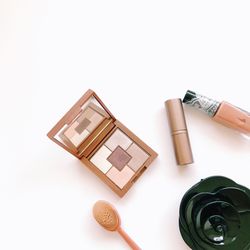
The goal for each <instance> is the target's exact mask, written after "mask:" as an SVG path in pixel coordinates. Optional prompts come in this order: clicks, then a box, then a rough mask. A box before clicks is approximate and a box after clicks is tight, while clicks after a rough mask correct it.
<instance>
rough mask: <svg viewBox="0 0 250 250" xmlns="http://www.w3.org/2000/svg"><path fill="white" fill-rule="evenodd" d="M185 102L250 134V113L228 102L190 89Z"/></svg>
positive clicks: (219, 120) (223, 122) (221, 121)
mask: <svg viewBox="0 0 250 250" xmlns="http://www.w3.org/2000/svg"><path fill="white" fill-rule="evenodd" d="M183 102H184V103H186V104H188V105H190V106H193V107H195V108H198V109H200V110H202V111H203V112H205V113H206V114H207V115H209V116H210V117H211V118H212V119H213V120H215V121H216V122H219V123H221V124H223V125H225V126H227V127H229V128H233V129H235V130H238V131H240V132H242V133H245V134H250V113H248V112H247V111H244V110H242V109H240V108H238V107H236V106H234V105H232V104H230V103H228V102H224V101H223V102H221V103H220V102H218V101H216V100H213V99H210V98H208V97H206V96H203V95H200V94H197V93H195V92H193V91H190V90H188V91H187V93H186V95H185V97H184V99H183Z"/></svg>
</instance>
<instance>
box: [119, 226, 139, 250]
mask: <svg viewBox="0 0 250 250" xmlns="http://www.w3.org/2000/svg"><path fill="white" fill-rule="evenodd" d="M117 232H118V233H119V234H120V235H121V236H122V238H123V239H124V240H125V241H126V242H127V243H128V244H129V246H130V247H131V248H132V249H133V250H141V248H140V247H139V246H138V245H137V244H136V243H135V242H134V241H133V240H132V239H131V238H130V237H129V236H128V234H127V233H126V232H125V231H124V230H123V229H122V228H121V227H118V228H117Z"/></svg>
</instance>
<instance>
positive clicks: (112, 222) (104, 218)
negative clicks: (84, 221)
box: [93, 201, 141, 250]
mask: <svg viewBox="0 0 250 250" xmlns="http://www.w3.org/2000/svg"><path fill="white" fill-rule="evenodd" d="M93 216H94V218H95V219H96V221H97V222H98V223H99V224H100V225H101V226H102V227H103V228H105V229H106V230H108V231H117V232H118V233H119V234H120V235H121V236H122V238H123V239H124V240H125V241H126V242H127V243H128V245H129V246H130V247H131V249H133V250H140V249H141V248H139V246H138V245H137V244H136V243H135V242H134V241H133V240H132V239H131V238H130V237H129V236H128V234H127V233H126V232H125V231H124V230H123V229H122V228H121V219H120V216H119V214H118V212H117V211H116V209H115V208H114V207H113V206H112V205H111V204H110V203H108V202H106V201H97V202H96V203H95V205H94V207H93Z"/></svg>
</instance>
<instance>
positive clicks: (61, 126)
mask: <svg viewBox="0 0 250 250" xmlns="http://www.w3.org/2000/svg"><path fill="white" fill-rule="evenodd" d="M48 136H49V138H50V139H51V140H53V141H54V142H55V143H57V144H58V145H59V146H61V147H62V148H64V149H65V150H67V151H68V152H70V153H71V154H72V155H74V156H75V157H77V158H78V159H79V160H80V161H81V162H82V163H83V164H84V165H85V166H86V167H87V168H88V169H90V170H91V171H92V172H93V173H94V174H95V175H96V176H98V177H99V178H100V179H101V180H102V181H103V182H104V183H105V184H107V185H108V186H109V187H110V188H111V189H112V190H113V191H114V192H115V193H116V194H118V195H119V196H120V197H122V196H124V195H125V194H126V193H127V191H128V190H129V189H130V188H131V187H132V185H133V184H134V183H135V182H136V180H137V179H138V178H139V177H140V176H141V175H142V173H143V172H144V170H146V169H147V167H148V166H149V165H150V164H151V163H152V161H153V160H154V159H155V158H156V156H157V154H156V152H155V151H153V150H152V149H151V148H150V147H149V146H147V145H146V144H145V143H144V142H143V141H141V140H140V139H139V138H138V137H137V136H136V135H134V134H133V133H132V132H131V131H130V130H129V129H128V128H126V127H125V126H124V125H123V124H122V123H121V122H119V121H118V120H117V119H116V118H115V117H114V116H113V114H112V113H111V112H110V111H109V110H108V109H107V107H106V106H105V104H104V103H103V102H102V101H101V99H100V98H99V97H98V96H97V95H96V93H95V92H93V91H92V90H89V91H87V92H86V93H85V94H84V95H83V96H82V97H81V98H80V99H79V100H78V101H77V102H76V103H75V105H74V106H73V107H72V108H71V109H70V110H69V111H68V112H67V113H66V114H65V115H64V117H63V118H62V119H61V120H60V121H59V122H58V123H57V124H56V125H55V126H54V127H53V128H52V130H51V131H50V132H49V133H48Z"/></svg>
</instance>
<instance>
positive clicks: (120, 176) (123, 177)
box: [107, 166, 135, 189]
mask: <svg viewBox="0 0 250 250" xmlns="http://www.w3.org/2000/svg"><path fill="white" fill-rule="evenodd" d="M134 174H135V172H134V171H133V170H132V169H131V168H129V167H128V166H125V167H124V168H123V169H122V171H119V170H118V169H117V168H115V167H112V168H111V169H110V170H109V171H108V173H107V176H108V177H109V178H110V180H112V181H113V182H114V183H115V184H116V185H117V186H118V187H119V188H120V189H122V188H123V187H124V186H125V185H126V184H127V183H128V182H129V181H130V179H131V178H132V177H133V176H134Z"/></svg>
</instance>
